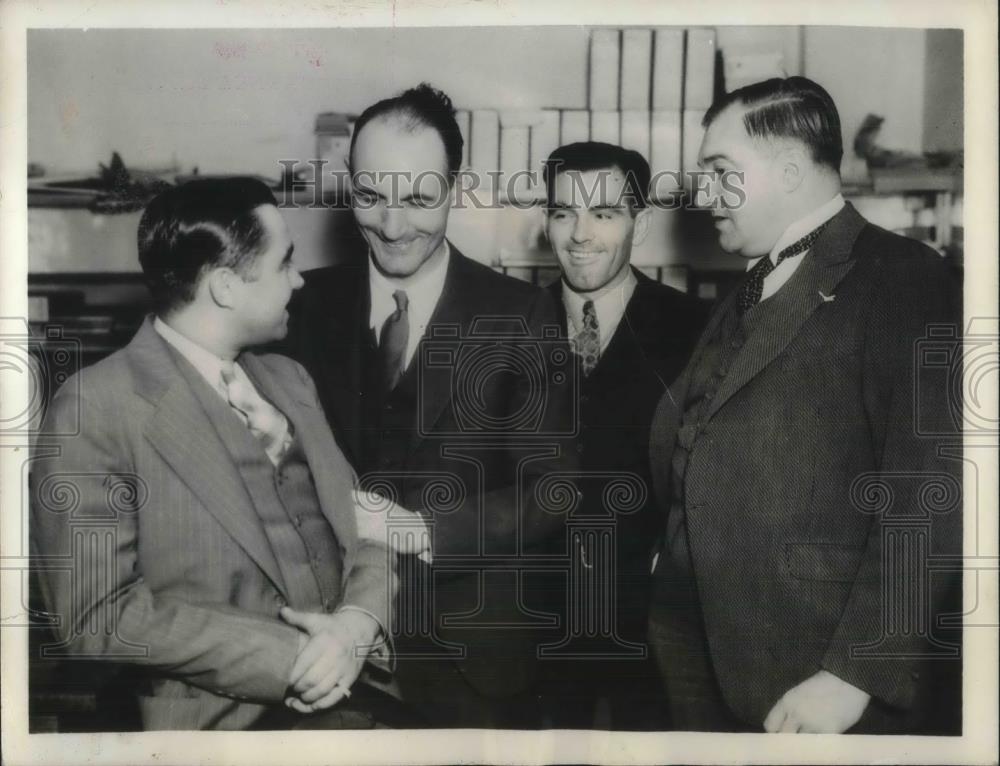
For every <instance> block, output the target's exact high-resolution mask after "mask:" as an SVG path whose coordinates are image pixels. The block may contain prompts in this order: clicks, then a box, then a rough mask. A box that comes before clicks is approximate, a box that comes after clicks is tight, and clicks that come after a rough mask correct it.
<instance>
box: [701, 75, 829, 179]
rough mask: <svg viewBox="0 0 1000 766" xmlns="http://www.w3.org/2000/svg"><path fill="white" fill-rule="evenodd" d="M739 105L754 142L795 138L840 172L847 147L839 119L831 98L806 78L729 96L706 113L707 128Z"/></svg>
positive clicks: (754, 87) (772, 82)
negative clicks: (725, 112) (742, 109)
mask: <svg viewBox="0 0 1000 766" xmlns="http://www.w3.org/2000/svg"><path fill="white" fill-rule="evenodd" d="M733 105H738V106H741V107H743V108H744V109H745V110H746V111H745V113H744V114H743V127H744V128H745V129H746V132H747V135H749V136H750V137H751V138H761V139H770V138H793V139H798V140H799V141H801V142H802V143H804V144H805V145H806V146H807V147H809V151H810V153H811V155H812V159H813V162H815V163H816V164H818V165H824V166H826V167H828V168H830V169H832V170H833V171H834V172H836V173H839V172H840V161H841V159H842V158H843V156H844V143H843V138H842V136H841V132H840V115H839V114H838V112H837V105H836V104H834V103H833V99H832V98H830V94H829V93H827V92H826V90H825V89H824V88H823V87H822V86H821V85H819V84H818V83H815V82H813V81H812V80H810V79H809V78H807V77H787V78H784V79H782V78H780V77H775V78H772V79H770V80H764V81H763V82H757V83H753V84H752V85H747V86H744V87H742V88H738V89H736V90H734V91H733V92H732V93H727V94H726V95H725V96H723V97H722V98H720V99H719V100H718V101H716V102H715V103H714V104H712V106H711V108H709V110H708V111H707V112H706V113H705V118H704V120H702V125H703V126H704V127H706V128H707V127H708V126H709V125H711V124H712V122H713V121H714V120H715V118H716V117H718V116H719V114H720V113H721V112H722V111H723V110H725V109H727V108H728V107H730V106H733Z"/></svg>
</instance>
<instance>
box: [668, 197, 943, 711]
mask: <svg viewBox="0 0 1000 766" xmlns="http://www.w3.org/2000/svg"><path fill="white" fill-rule="evenodd" d="M959 289H960V287H959V283H958V282H957V281H956V280H955V278H954V275H953V274H952V273H951V272H950V271H949V268H948V266H947V264H946V262H945V261H943V260H942V259H941V258H940V257H938V256H937V254H936V253H934V252H933V251H931V250H930V249H929V248H927V247H925V246H923V245H920V244H919V243H916V242H914V241H912V240H909V239H906V238H903V237H900V236H897V235H894V234H891V233H889V232H887V231H885V230H883V229H880V228H878V227H876V226H873V225H871V224H869V223H867V222H866V221H865V220H864V219H863V218H862V217H861V216H860V215H859V214H858V213H857V211H855V210H854V208H853V207H852V206H851V205H850V204H848V205H847V206H846V207H845V208H844V209H843V210H842V211H841V212H840V213H838V214H837V215H836V216H835V217H834V218H833V219H832V221H831V223H830V224H829V226H828V227H827V228H826V230H825V231H824V232H823V234H822V235H821V236H820V237H819V239H818V240H817V241H816V243H815V245H814V246H813V248H812V249H811V250H810V252H809V253H808V254H807V255H806V257H805V261H804V262H803V263H802V264H801V265H800V266H799V268H798V270H797V271H796V272H795V274H794V275H793V276H792V278H791V279H790V280H789V282H788V283H787V284H785V285H784V286H783V288H782V289H781V290H780V291H779V292H778V293H776V294H775V295H774V296H773V297H772V298H770V299H769V300H770V301H774V302H775V305H774V307H773V308H774V309H775V310H774V311H772V312H770V313H769V315H768V316H767V317H766V318H765V319H764V320H763V321H762V323H761V324H760V325H759V326H757V327H756V328H755V329H754V331H753V332H752V333H751V334H750V335H749V336H748V338H747V340H746V343H745V345H744V346H743V347H742V348H741V349H740V350H739V352H738V353H737V355H736V356H735V358H734V359H733V361H732V363H731V367H730V370H729V373H728V375H726V377H725V378H724V379H723V380H722V382H721V383H720V385H719V388H718V391H717V392H716V394H715V396H714V398H713V399H712V400H711V402H710V403H709V405H708V411H707V412H708V416H707V420H706V421H705V424H704V430H703V432H702V433H701V434H700V435H699V437H698V438H697V440H696V441H695V442H694V444H693V446H692V448H691V451H690V453H689V457H688V465H687V472H686V478H685V482H684V487H683V493H684V509H685V514H686V523H687V535H688V543H689V547H690V553H691V558H692V563H693V568H694V574H695V578H696V582H697V586H698V590H699V595H700V601H701V606H702V612H703V615H704V622H705V628H706V632H707V636H708V641H709V647H710V652H711V658H712V664H713V666H714V669H715V672H716V675H717V677H718V680H719V684H720V687H721V690H722V693H723V696H724V698H725V700H726V701H727V703H728V705H729V706H730V707H731V708H732V710H733V711H734V712H735V713H736V714H737V715H738V716H739V717H740V718H742V719H743V720H744V721H745V722H747V723H748V724H750V725H755V726H760V725H762V723H763V721H764V718H765V716H766V715H767V713H768V711H769V710H770V708H771V706H773V705H774V703H775V702H777V700H778V699H779V698H780V697H781V696H782V694H784V692H785V691H787V690H788V689H790V688H792V687H793V686H794V685H796V684H797V683H799V682H801V681H803V680H805V679H806V678H808V677H809V676H811V675H813V674H814V673H815V672H817V671H818V670H820V669H826V670H828V671H829V672H831V673H833V674H834V675H836V676H838V677H840V678H842V679H844V680H846V681H848V682H849V683H851V684H853V685H854V686H857V687H859V688H861V689H863V690H864V691H866V692H868V693H869V694H871V695H872V697H873V698H874V699H875V700H876V701H877V703H881V704H883V705H885V706H888V707H889V708H891V709H895V710H906V709H910V710H914V709H916V707H917V706H919V705H920V704H922V703H921V700H922V698H923V697H922V695H923V694H925V693H926V692H927V688H928V687H927V684H925V683H924V681H925V679H926V670H927V668H926V667H925V666H924V663H923V662H922V658H921V657H919V656H918V655H919V654H920V652H922V651H926V650H928V648H930V649H933V648H934V647H933V646H932V644H933V640H932V639H928V637H927V636H926V635H921V631H920V630H917V629H913V630H910V629H906V627H907V626H904V625H902V624H898V625H897V624H895V623H893V622H892V620H896V619H902V620H904V621H905V620H910V619H915V618H914V615H913V613H912V612H907V611H906V610H905V608H904V607H900V606H898V601H897V602H896V604H895V605H894V604H893V603H892V602H890V601H888V600H887V599H890V598H894V599H899V598H901V596H899V595H898V594H899V593H901V592H903V591H905V592H907V593H910V592H911V591H912V589H913V588H915V587H916V588H919V587H920V585H921V583H927V582H929V583H930V584H929V586H928V590H927V591H926V592H924V593H922V594H920V595H919V596H915V599H916V600H915V601H914V602H913V603H917V604H923V605H928V606H927V609H928V614H927V615H923V616H922V617H926V618H927V619H930V618H931V616H932V615H933V614H937V613H938V611H939V610H940V608H941V604H942V603H943V600H944V598H945V596H946V594H947V592H948V590H949V588H953V587H955V582H956V580H955V578H951V579H949V578H948V576H947V575H941V574H940V573H935V575H934V577H932V578H929V579H928V578H927V570H926V565H925V564H923V563H921V562H920V561H919V559H916V560H913V559H907V560H906V561H907V562H910V563H907V564H906V565H905V566H904V565H902V564H901V563H900V562H901V561H902V560H901V559H899V558H897V556H898V555H901V554H900V553H899V551H896V552H895V553H893V554H892V555H890V554H889V553H883V550H889V548H888V547H886V546H892V545H895V541H898V540H901V539H902V538H901V537H900V535H902V536H903V537H905V536H906V535H907V534H912V535H913V537H912V538H909V539H910V541H911V542H913V541H916V540H923V541H924V542H922V543H921V542H913V544H914V545H915V546H916V548H914V549H912V550H925V551H929V552H930V553H932V554H939V553H940V554H946V555H947V554H951V555H960V554H961V515H960V514H961V502H960V494H961V493H960V484H959V483H958V481H959V479H960V460H959V459H958V458H959V457H960V454H961V450H960V447H959V448H958V450H957V452H956V451H955V450H952V451H951V454H950V455H949V454H945V453H946V450H944V449H943V445H944V444H945V442H946V441H947V440H946V439H945V440H943V439H942V438H941V437H935V436H933V434H936V433H948V432H952V433H953V432H954V426H953V425H949V422H948V418H949V414H948V410H949V407H948V403H949V399H948V391H947V390H946V382H944V378H945V377H946V376H938V377H937V378H930V377H928V376H926V375H921V374H918V373H919V370H918V367H917V365H916V364H915V361H916V357H915V354H916V351H917V350H919V343H918V341H919V339H921V338H923V337H925V335H926V333H927V330H928V326H929V325H930V324H932V323H935V322H943V323H949V324H950V325H951V326H952V329H953V330H954V328H956V327H958V324H957V323H958V322H960V317H961V308H960V304H959V298H958V296H960V292H959ZM738 292H739V286H737V288H736V290H735V291H734V292H733V293H732V294H731V295H730V296H729V297H728V298H727V299H725V300H724V301H723V302H722V304H721V305H720V306H719V307H718V309H717V310H716V311H715V313H714V315H713V317H712V318H711V319H710V320H709V324H708V326H707V328H706V330H705V332H704V334H703V336H702V338H701V340H700V341H699V345H698V347H697V348H696V349H695V352H694V354H693V356H692V362H691V364H690V365H689V367H688V369H687V370H686V371H685V373H684V374H683V375H682V376H681V378H680V379H679V380H678V382H677V384H676V386H675V387H674V388H673V389H672V390H671V391H670V392H668V394H667V395H665V396H664V397H663V399H662V400H661V402H660V404H659V406H658V408H657V412H656V416H655V419H654V422H653V427H652V434H651V458H652V470H653V478H654V482H655V484H656V491H657V496H658V498H659V500H660V503H661V506H662V508H663V509H664V512H665V513H666V512H667V511H668V509H669V505H670V501H669V497H670V487H669V481H670V461H671V453H672V450H673V447H674V443H675V437H676V433H677V427H678V421H679V418H680V416H681V414H682V413H681V407H682V406H683V402H684V400H685V397H686V390H687V385H688V381H689V380H690V373H691V370H692V369H693V368H694V367H695V363H696V361H697V359H698V358H699V355H700V354H701V352H702V350H703V349H704V348H705V345H706V342H707V341H708V339H709V338H711V337H712V335H713V333H714V332H715V330H716V329H717V328H718V326H719V323H720V322H721V321H722V317H723V316H724V315H725V313H726V312H727V311H730V310H732V309H734V302H735V298H736V295H737V293H738ZM918 416H919V417H920V418H921V423H922V425H921V427H920V428H917V427H916V424H917V420H916V419H917V417H918ZM951 441H952V442H955V441H956V440H955V439H952V440H951ZM957 443H958V444H959V445H960V444H961V439H960V437H959V438H958V439H957ZM928 481H930V482H931V483H930V485H928ZM935 486H936V489H937V491H938V492H939V493H940V494H938V495H937V497H936V499H931V498H930V496H929V495H928V493H927V490H928V487H935ZM935 503H939V504H940V507H938V508H934V509H933V512H929V511H930V510H931V508H930V506H932V505H934V504H935ZM904 527H906V528H909V529H910V530H911V531H910V532H904V531H902V530H903V528H904ZM912 530H917V531H915V532H914V531H912ZM925 532H926V533H927V534H928V535H929V539H926V540H925V539H924V537H922V535H923V534H924V533H925ZM923 544H926V546H927V548H926V549H922V548H920V546H921V545H923ZM911 553H912V551H911ZM914 555H916V554H914ZM665 558H666V555H661V566H660V567H659V569H658V573H659V572H661V571H662V570H663V569H664V567H663V566H662V564H663V562H664V559H665ZM913 561H916V563H912V562H913ZM892 566H903V570H902V571H894V570H892V569H890V568H889V567H892ZM907 567H909V568H907ZM896 589H903V591H900V590H896ZM894 594H895V595H894ZM908 598H909V596H908ZM959 603H960V602H959ZM897 608H898V609H900V610H902V611H899V612H896V611H894V610H896V609H897ZM900 615H902V617H900ZM924 624H925V626H926V625H932V624H933V622H928V623H924ZM862 645H869V646H868V649H860V650H859V649H858V647H861V646H862ZM858 651H860V652H861V653H862V655H863V654H864V653H865V652H867V653H868V654H867V655H866V656H861V655H859V654H858V653H857V652H858ZM852 652H853V653H852ZM931 664H934V663H931ZM938 664H940V663H938Z"/></svg>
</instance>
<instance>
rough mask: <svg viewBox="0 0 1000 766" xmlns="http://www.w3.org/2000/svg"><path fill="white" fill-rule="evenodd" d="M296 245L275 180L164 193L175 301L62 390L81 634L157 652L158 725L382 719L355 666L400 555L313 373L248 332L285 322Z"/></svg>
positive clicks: (160, 263)
mask: <svg viewBox="0 0 1000 766" xmlns="http://www.w3.org/2000/svg"><path fill="white" fill-rule="evenodd" d="M291 255H292V242H291V239H290V237H289V233H288V228H287V227H286V225H285V223H284V221H283V220H282V218H281V215H280V213H279V212H278V209H277V207H276V205H275V199H274V196H273V195H272V194H271V192H270V191H269V190H268V189H267V187H266V186H264V185H263V184H261V183H260V182H259V181H254V180H252V179H225V180H211V181H195V182H191V183H190V184H186V185H184V186H180V187H177V188H174V189H170V190H168V191H166V192H164V193H162V194H161V195H160V196H158V197H157V198H156V199H154V200H153V201H152V202H151V203H150V204H149V206H148V207H147V209H146V211H145V213H144V214H143V217H142V220H141V222H140V226H139V259H140V262H141V264H142V269H143V273H144V275H145V276H146V278H147V281H148V284H149V287H150V291H151V293H152V296H153V299H154V303H155V309H156V315H155V317H150V318H149V319H147V321H146V322H145V323H144V324H143V326H142V327H141V329H140V330H139V332H138V333H137V334H136V336H135V338H134V339H133V340H132V341H131V342H130V343H129V344H128V346H127V347H125V348H124V349H122V350H121V351H118V352H117V353H114V354H112V355H111V356H110V357H108V358H107V359H105V360H103V361H101V362H99V363H98V364H96V365H94V366H93V367H90V368H87V369H85V370H83V371H82V372H81V373H79V378H78V380H77V381H70V382H68V383H67V384H65V385H64V386H63V387H62V388H61V389H60V390H59V392H57V394H56V396H55V398H54V400H53V401H52V404H51V407H50V410H49V412H48V415H47V417H46V421H45V425H44V429H43V433H42V435H41V436H40V437H39V441H38V445H37V447H36V462H35V463H34V469H33V471H32V476H31V480H32V481H31V485H32V501H33V502H32V526H31V533H32V540H33V543H34V545H35V550H36V552H37V553H38V554H39V555H40V556H42V557H43V558H41V559H39V562H40V564H42V566H40V572H41V575H42V577H41V582H42V586H43V588H42V590H43V592H44V595H45V601H46V603H47V605H48V608H49V609H50V610H51V611H52V612H53V613H54V614H55V615H56V616H57V617H58V619H59V623H58V634H59V637H60V639H61V646H60V648H59V651H61V652H64V653H66V654H68V655H71V656H79V657H83V658H96V659H103V660H107V661H117V662H123V663H134V664H135V665H137V666H139V667H140V669H141V670H143V671H145V675H146V676H147V678H146V686H148V688H147V689H145V690H144V691H142V692H141V694H142V696H141V697H140V708H141V713H142V722H143V726H144V728H146V729H245V728H250V727H268V728H276V727H281V728H285V727H294V726H302V727H317V728H329V727H342V726H345V727H355V726H362V727H371V726H372V725H374V724H375V723H376V721H375V720H373V718H372V717H371V713H372V709H371V708H366V707H365V705H364V704H363V703H362V704H360V705H359V698H361V697H367V698H369V700H373V699H381V698H379V697H377V695H376V696H373V693H372V692H371V690H370V688H368V687H365V689H366V690H365V691H362V687H363V686H364V684H361V683H357V684H356V683H355V680H356V679H357V678H358V675H359V673H360V672H361V671H362V663H363V662H364V661H365V657H366V656H367V655H369V654H371V653H372V651H373V650H375V649H376V648H377V645H378V644H379V643H382V639H383V638H384V637H385V633H387V632H388V631H389V629H390V628H389V626H390V623H389V617H390V605H391V601H392V596H393V594H394V593H395V589H396V575H395V571H394V570H395V556H394V555H392V554H389V552H388V551H387V550H386V548H385V547H384V546H383V545H381V544H378V543H373V542H370V541H368V540H365V539H362V538H361V537H360V536H359V534H358V528H357V525H356V523H355V500H354V498H353V497H352V490H353V488H354V474H353V472H352V470H351V467H350V466H349V465H348V463H347V461H346V460H345V459H344V456H343V455H342V454H341V451H340V450H339V449H338V448H337V445H336V443H335V442H334V439H333V436H332V435H331V433H330V429H329V427H328V426H327V424H326V422H325V421H324V419H323V416H322V410H321V406H320V403H319V400H318V399H317V395H316V389H315V387H314V386H313V383H312V380H311V379H310V377H309V375H308V374H307V373H306V371H305V370H304V369H303V368H302V367H301V366H300V365H298V364H296V363H295V362H293V361H292V360H290V359H287V358H284V357H281V356H276V355H267V356H257V355H254V354H251V353H248V352H244V351H243V350H244V349H245V348H246V347H248V346H251V345H256V344H260V343H263V342H266V341H271V340H275V339H277V338H280V337H281V336H282V335H284V333H285V331H286V327H287V319H288V315H287V313H286V310H285V306H286V304H287V303H288V300H289V298H290V297H291V295H292V292H293V290H295V289H297V288H298V287H299V286H300V285H301V284H302V278H301V276H300V275H299V273H298V272H297V271H296V270H295V268H294V266H292V263H291ZM77 428H78V430H79V433H76V431H77ZM67 501H70V502H67ZM366 521H367V518H366ZM67 567H69V569H70V570H71V571H67ZM379 651H381V650H379ZM383 672H385V670H384V669H383ZM352 695H353V697H354V699H353V700H351V699H349V698H350V697H351V696H352ZM382 701H383V702H384V701H385V700H382ZM397 704H398V703H397ZM286 706H287V707H286ZM293 710H294V711H295V712H293ZM320 710H325V711H327V712H326V713H320V714H317V715H315V716H308V715H303V714H306V713H315V712H316V711H320Z"/></svg>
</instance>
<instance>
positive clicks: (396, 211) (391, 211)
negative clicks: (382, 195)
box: [382, 205, 406, 239]
mask: <svg viewBox="0 0 1000 766" xmlns="http://www.w3.org/2000/svg"><path fill="white" fill-rule="evenodd" d="M405 232H406V211H405V210H403V209H402V208H401V207H399V206H398V205H386V206H385V209H384V210H383V211H382V236H383V237H385V238H386V239H399V238H400V237H402V236H403V234H404V233H405Z"/></svg>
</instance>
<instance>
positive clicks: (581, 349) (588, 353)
mask: <svg viewBox="0 0 1000 766" xmlns="http://www.w3.org/2000/svg"><path fill="white" fill-rule="evenodd" d="M573 351H574V353H576V354H577V355H578V356H579V357H580V360H581V362H582V363H583V374H584V376H587V375H590V373H591V372H593V370H594V368H595V367H596V366H597V360H598V359H599V358H600V356H601V332H600V330H599V329H598V327H597V311H595V310H594V302H593V301H586V302H585V303H584V304H583V328H582V329H581V330H580V332H578V333H577V334H576V336H575V337H574V338H573Z"/></svg>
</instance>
